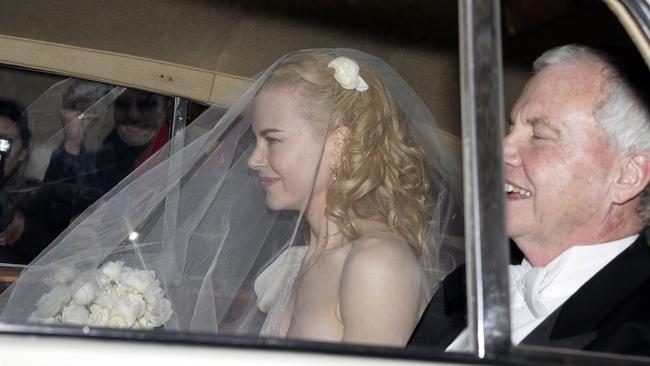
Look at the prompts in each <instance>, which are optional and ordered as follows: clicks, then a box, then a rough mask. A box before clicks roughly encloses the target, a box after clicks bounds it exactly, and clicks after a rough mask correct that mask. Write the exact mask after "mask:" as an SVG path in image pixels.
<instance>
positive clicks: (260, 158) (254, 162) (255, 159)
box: [248, 144, 266, 170]
mask: <svg viewBox="0 0 650 366" xmlns="http://www.w3.org/2000/svg"><path fill="white" fill-rule="evenodd" d="M265 165H266V156H265V154H264V152H263V151H262V148H261V147H260V144H257V145H256V146H255V149H253V152H252V153H251V156H250V157H249V158H248V167H249V168H251V169H254V170H259V169H260V168H262V167H264V166H265Z"/></svg>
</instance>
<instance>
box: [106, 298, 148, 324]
mask: <svg viewBox="0 0 650 366" xmlns="http://www.w3.org/2000/svg"><path fill="white" fill-rule="evenodd" d="M111 310H112V311H111V319H112V318H120V319H122V322H124V326H123V327H127V328H130V327H131V326H133V324H134V323H135V320H136V319H137V317H136V315H137V313H138V312H139V311H140V309H138V308H136V307H134V306H132V305H131V303H130V302H129V301H127V300H125V299H119V300H118V301H117V302H116V303H115V307H113V308H112V309H111ZM111 319H109V320H108V323H109V325H110V324H111V322H112V320H111Z"/></svg>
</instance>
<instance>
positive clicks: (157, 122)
mask: <svg viewBox="0 0 650 366" xmlns="http://www.w3.org/2000/svg"><path fill="white" fill-rule="evenodd" d="M21 76H23V77H22V78H21ZM4 77H5V79H6V80H10V81H12V82H13V83H20V82H21V80H22V81H23V83H24V88H25V89H29V88H34V89H40V90H41V92H40V95H35V94H36V93H33V94H34V95H35V96H33V97H32V98H31V99H30V98H28V97H27V98H26V97H25V94H27V93H25V92H23V93H20V94H18V93H17V94H18V95H16V99H11V98H6V99H3V100H2V103H1V104H0V107H1V108H0V143H4V144H5V145H8V146H9V147H10V148H9V149H8V151H7V152H5V153H3V152H0V161H1V162H2V169H3V170H4V179H3V190H2V191H0V203H1V204H0V213H2V215H0V242H1V243H2V244H4V246H2V247H0V261H2V262H5V263H15V264H26V263H29V262H30V261H31V260H32V259H34V258H35V257H36V256H38V255H39V254H40V253H41V251H42V250H43V249H45V248H46V247H47V245H48V244H49V243H50V242H51V241H52V240H53V239H54V238H55V237H56V236H57V235H58V234H60V233H61V232H62V231H63V230H64V229H65V228H66V227H67V226H68V225H69V223H70V222H71V221H72V220H74V219H75V218H76V217H77V216H78V215H79V214H81V213H82V212H83V211H84V210H85V209H86V208H88V207H89V206H90V205H92V204H93V203H94V202H95V201H97V200H98V199H99V198H100V197H101V196H103V195H104V194H105V193H106V192H108V191H109V190H110V189H111V188H113V187H114V186H115V185H116V184H118V183H119V182H120V181H121V180H122V179H123V178H124V177H126V176H127V175H128V174H129V173H130V172H131V171H133V169H135V168H136V167H138V166H139V165H141V164H142V163H143V162H144V161H145V160H146V159H147V158H149V157H150V156H152V155H153V154H154V153H155V152H157V151H158V150H159V149H160V148H161V147H162V146H163V145H165V143H166V142H167V141H168V140H169V136H170V122H171V117H172V113H173V101H172V98H169V97H165V96H161V95H158V94H154V93H149V92H145V91H139V90H133V89H125V88H119V87H113V86H111V85H107V84H102V83H97V82H91V81H84V80H79V79H62V80H57V81H56V82H54V83H50V84H49V85H47V84H46V83H45V82H43V84H45V85H39V83H35V82H34V81H33V80H34V79H36V80H38V78H37V77H35V76H34V75H33V73H29V72H25V71H18V70H10V69H7V70H5V71H4ZM46 78H47V77H45V76H43V77H42V78H41V79H46ZM18 98H22V99H24V100H26V102H25V103H24V104H25V105H27V107H23V105H22V104H21V102H19V101H17V99H18Z"/></svg>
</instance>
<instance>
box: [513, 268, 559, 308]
mask: <svg viewBox="0 0 650 366" xmlns="http://www.w3.org/2000/svg"><path fill="white" fill-rule="evenodd" d="M562 262H563V261H560V263H553V265H550V266H547V267H530V265H527V264H526V265H523V264H522V265H519V266H510V271H511V277H510V280H511V281H513V287H514V290H515V291H518V292H519V293H521V294H522V295H523V297H524V301H525V302H526V305H527V306H528V309H529V310H530V312H531V313H532V314H533V315H534V316H535V318H541V317H546V316H547V315H548V314H549V309H548V307H547V306H546V305H545V304H544V302H543V301H542V299H541V294H542V291H544V289H545V288H547V287H548V286H549V285H550V284H551V283H552V282H553V280H554V279H555V278H556V277H557V275H558V273H559V272H560V270H561V268H562V264H563V263H562Z"/></svg>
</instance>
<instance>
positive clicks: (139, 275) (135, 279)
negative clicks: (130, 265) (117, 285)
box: [120, 271, 156, 291]
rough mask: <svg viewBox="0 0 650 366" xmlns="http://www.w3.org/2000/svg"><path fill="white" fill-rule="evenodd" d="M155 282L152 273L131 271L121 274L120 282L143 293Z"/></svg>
mask: <svg viewBox="0 0 650 366" xmlns="http://www.w3.org/2000/svg"><path fill="white" fill-rule="evenodd" d="M155 280H156V277H155V275H154V273H153V271H131V272H125V273H122V275H121V277H120V281H121V282H122V283H123V284H125V285H127V286H131V287H133V288H134V289H136V290H138V291H144V290H146V289H147V288H148V287H149V286H151V285H152V284H153V283H154V282H155Z"/></svg>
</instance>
